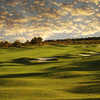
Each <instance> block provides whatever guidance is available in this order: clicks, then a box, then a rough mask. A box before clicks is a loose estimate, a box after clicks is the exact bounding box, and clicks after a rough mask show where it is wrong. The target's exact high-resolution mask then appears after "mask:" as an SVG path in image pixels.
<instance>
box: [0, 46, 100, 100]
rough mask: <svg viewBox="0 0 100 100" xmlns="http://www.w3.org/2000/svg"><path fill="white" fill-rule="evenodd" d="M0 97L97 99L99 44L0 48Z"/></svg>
mask: <svg viewBox="0 0 100 100" xmlns="http://www.w3.org/2000/svg"><path fill="white" fill-rule="evenodd" d="M45 57H55V58H56V59H57V60H51V61H42V62H41V61H36V60H34V59H37V58H45ZM0 100H100V45H94V44H89V45H68V46H63V45H56V46H40V47H39V46H38V47H34V46H33V47H27V48H26V47H25V48H8V49H0Z"/></svg>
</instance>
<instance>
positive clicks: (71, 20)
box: [0, 0, 100, 41]
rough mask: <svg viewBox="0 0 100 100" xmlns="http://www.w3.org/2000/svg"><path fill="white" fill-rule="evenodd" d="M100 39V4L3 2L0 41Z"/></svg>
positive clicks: (89, 0)
mask: <svg viewBox="0 0 100 100" xmlns="http://www.w3.org/2000/svg"><path fill="white" fill-rule="evenodd" d="M34 36H41V37H42V38H43V39H61V38H62V39H63V38H76V37H88V36H100V0H0V40H8V41H15V40H20V41H26V40H30V39H31V38H32V37H34Z"/></svg>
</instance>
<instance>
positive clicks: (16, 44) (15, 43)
mask: <svg viewBox="0 0 100 100" xmlns="http://www.w3.org/2000/svg"><path fill="white" fill-rule="evenodd" d="M12 46H14V47H21V46H22V43H21V42H20V41H19V40H16V41H15V42H14V43H13V44H12Z"/></svg>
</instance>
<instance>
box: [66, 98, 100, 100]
mask: <svg viewBox="0 0 100 100" xmlns="http://www.w3.org/2000/svg"><path fill="white" fill-rule="evenodd" d="M66 100H67V99H66ZM68 100H100V98H87V99H68Z"/></svg>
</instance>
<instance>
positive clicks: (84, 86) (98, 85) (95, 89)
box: [68, 60, 100, 94]
mask: <svg viewBox="0 0 100 100" xmlns="http://www.w3.org/2000/svg"><path fill="white" fill-rule="evenodd" d="M74 64H75V65H77V67H76V68H70V69H68V70H70V71H87V72H88V71H92V74H91V77H92V80H91V81H88V82H81V83H79V86H77V87H75V88H73V89H72V90H68V91H69V92H72V93H80V94H91V93H92V94H100V60H95V61H85V62H79V63H74Z"/></svg>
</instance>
